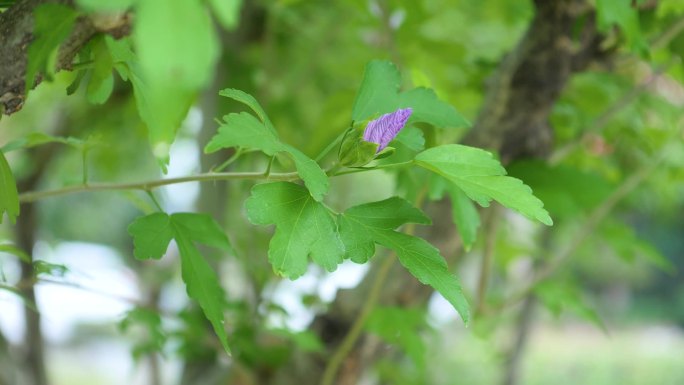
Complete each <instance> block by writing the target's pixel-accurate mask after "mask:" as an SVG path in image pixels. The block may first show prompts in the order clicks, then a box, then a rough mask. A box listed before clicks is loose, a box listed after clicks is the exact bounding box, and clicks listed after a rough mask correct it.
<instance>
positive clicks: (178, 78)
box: [130, 0, 219, 169]
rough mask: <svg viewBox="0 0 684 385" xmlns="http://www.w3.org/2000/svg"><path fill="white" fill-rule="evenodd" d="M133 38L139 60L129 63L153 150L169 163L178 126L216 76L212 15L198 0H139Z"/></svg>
mask: <svg viewBox="0 0 684 385" xmlns="http://www.w3.org/2000/svg"><path fill="white" fill-rule="evenodd" d="M135 16H136V25H135V29H134V32H133V40H134V42H135V45H136V48H137V51H136V52H138V55H139V67H138V65H134V66H130V68H131V69H132V72H133V73H134V74H135V75H136V76H135V78H133V77H132V78H131V81H132V82H133V84H134V87H135V89H137V91H136V92H135V96H136V99H139V98H142V99H144V100H143V101H139V102H138V106H139V107H140V106H141V105H142V106H144V107H143V108H142V109H141V110H142V111H141V116H142V117H143V120H144V121H145V123H146V124H147V126H148V129H149V134H150V143H151V145H152V149H153V153H154V155H155V156H156V157H157V159H158V160H159V162H160V165H161V166H162V168H164V169H165V166H166V164H168V161H169V149H170V146H171V143H172V142H173V140H174V138H175V136H176V131H177V130H178V127H179V126H180V124H181V122H182V121H183V119H184V118H185V116H186V115H187V112H188V110H189V108H190V106H191V104H192V102H193V100H194V99H195V97H196V95H197V94H198V93H199V92H200V91H201V90H202V89H204V88H205V87H206V86H207V85H208V84H209V82H210V81H211V79H212V76H213V73H214V66H215V64H216V61H217V60H218V56H219V46H218V39H217V37H216V35H215V33H214V29H213V24H212V22H211V18H210V17H209V14H208V12H207V10H206V9H205V7H204V6H203V4H202V2H200V1H199V0H146V1H140V2H137V4H136V14H135Z"/></svg>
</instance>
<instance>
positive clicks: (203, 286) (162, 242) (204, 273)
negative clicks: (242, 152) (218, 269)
mask: <svg viewBox="0 0 684 385" xmlns="http://www.w3.org/2000/svg"><path fill="white" fill-rule="evenodd" d="M128 233H129V234H131V236H133V244H134V251H133V252H134V255H135V257H136V258H138V259H148V258H154V259H159V258H161V256H162V255H163V254H164V253H165V252H166V248H167V247H168V245H169V242H170V241H171V239H175V240H176V244H177V245H178V250H179V253H180V257H181V275H182V278H183V282H185V285H186V288H187V292H188V295H189V296H190V298H192V299H194V300H196V301H197V302H198V303H199V305H200V307H201V308H202V311H203V312H204V315H205V316H206V317H207V319H208V320H209V322H211V324H212V326H213V328H214V331H215V332H216V335H217V336H218V337H219V340H220V341H221V344H222V345H223V348H224V349H225V350H226V352H230V349H229V347H228V336H227V335H226V331H225V329H224V326H223V323H224V317H223V308H224V304H225V303H224V302H225V300H224V293H223V289H222V288H221V286H220V285H219V281H218V278H217V276H216V273H215V272H214V270H213V269H212V268H211V266H210V265H209V264H208V263H207V262H206V261H205V260H204V258H203V257H202V255H201V254H200V252H199V250H197V247H196V246H195V243H202V244H205V245H208V246H214V247H218V248H221V249H224V250H231V247H230V242H229V241H228V238H227V237H226V235H225V234H224V233H223V230H222V229H221V227H220V226H219V225H218V224H217V223H216V222H215V221H214V220H213V219H212V218H211V217H210V216H208V215H206V214H195V213H177V214H172V215H168V214H165V213H154V214H150V215H147V216H144V217H140V218H138V219H136V220H135V221H134V222H133V223H132V224H131V225H130V226H129V227H128Z"/></svg>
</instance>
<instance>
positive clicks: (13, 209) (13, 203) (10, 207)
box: [0, 151, 19, 223]
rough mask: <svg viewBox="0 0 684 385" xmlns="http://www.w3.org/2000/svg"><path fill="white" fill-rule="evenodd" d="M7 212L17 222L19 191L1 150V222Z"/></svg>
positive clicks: (10, 218)
mask: <svg viewBox="0 0 684 385" xmlns="http://www.w3.org/2000/svg"><path fill="white" fill-rule="evenodd" d="M5 213H7V217H9V220H10V221H11V222H12V223H15V222H16V219H17V216H19V193H18V192H17V184H16V182H15V181H14V175H12V169H10V166H9V163H7V159H5V154H3V152H2V151H0V223H2V220H3V218H4V214H5Z"/></svg>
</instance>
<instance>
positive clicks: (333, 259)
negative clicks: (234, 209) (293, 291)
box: [245, 182, 344, 279]
mask: <svg viewBox="0 0 684 385" xmlns="http://www.w3.org/2000/svg"><path fill="white" fill-rule="evenodd" d="M245 207H246V208H247V216H248V218H249V220H250V221H251V222H252V223H254V224H257V225H270V224H274V225H275V226H276V232H275V234H274V235H273V238H272V239H271V243H270V245H269V250H268V258H269V261H270V262H271V265H272V266H273V270H274V271H275V272H276V273H278V274H280V275H283V276H285V277H288V278H290V279H294V278H297V277H299V276H301V275H302V274H304V273H305V272H306V267H307V264H308V256H309V255H310V256H311V259H312V260H313V261H314V262H316V263H317V264H319V265H321V266H322V267H323V268H325V269H326V270H327V271H334V270H335V269H336V268H337V265H338V264H340V263H341V262H342V261H343V257H344V246H343V244H342V242H341V240H340V238H339V235H338V233H337V225H336V223H335V220H334V217H333V214H332V213H331V212H330V211H329V210H328V209H327V208H326V207H325V206H324V205H323V204H321V203H319V202H317V201H316V200H314V199H312V197H311V195H310V194H309V192H308V191H307V189H306V188H305V187H302V186H300V185H298V184H294V183H290V182H277V183H265V184H259V185H256V186H254V187H253V188H252V194H251V196H250V197H249V198H248V199H247V201H246V202H245Z"/></svg>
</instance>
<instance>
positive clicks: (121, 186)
mask: <svg viewBox="0 0 684 385" xmlns="http://www.w3.org/2000/svg"><path fill="white" fill-rule="evenodd" d="M267 178H268V179H269V180H297V179H299V175H298V174H297V173H296V172H287V173H278V174H271V175H268V176H266V175H264V173H263V172H223V173H213V172H210V173H204V174H197V175H190V176H184V177H179V178H168V179H157V180H150V181H146V182H137V183H136V182H134V183H89V184H86V185H83V184H82V185H76V186H68V187H62V188H58V189H54V190H46V191H29V192H24V193H21V194H19V201H20V202H23V203H26V202H35V201H37V200H40V199H44V198H49V197H54V196H59V195H66V194H74V193H81V192H95V191H123V190H142V191H149V190H153V189H155V188H158V187H162V186H168V185H173V184H179V183H188V182H210V181H219V180H233V179H250V180H262V179H267Z"/></svg>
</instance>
